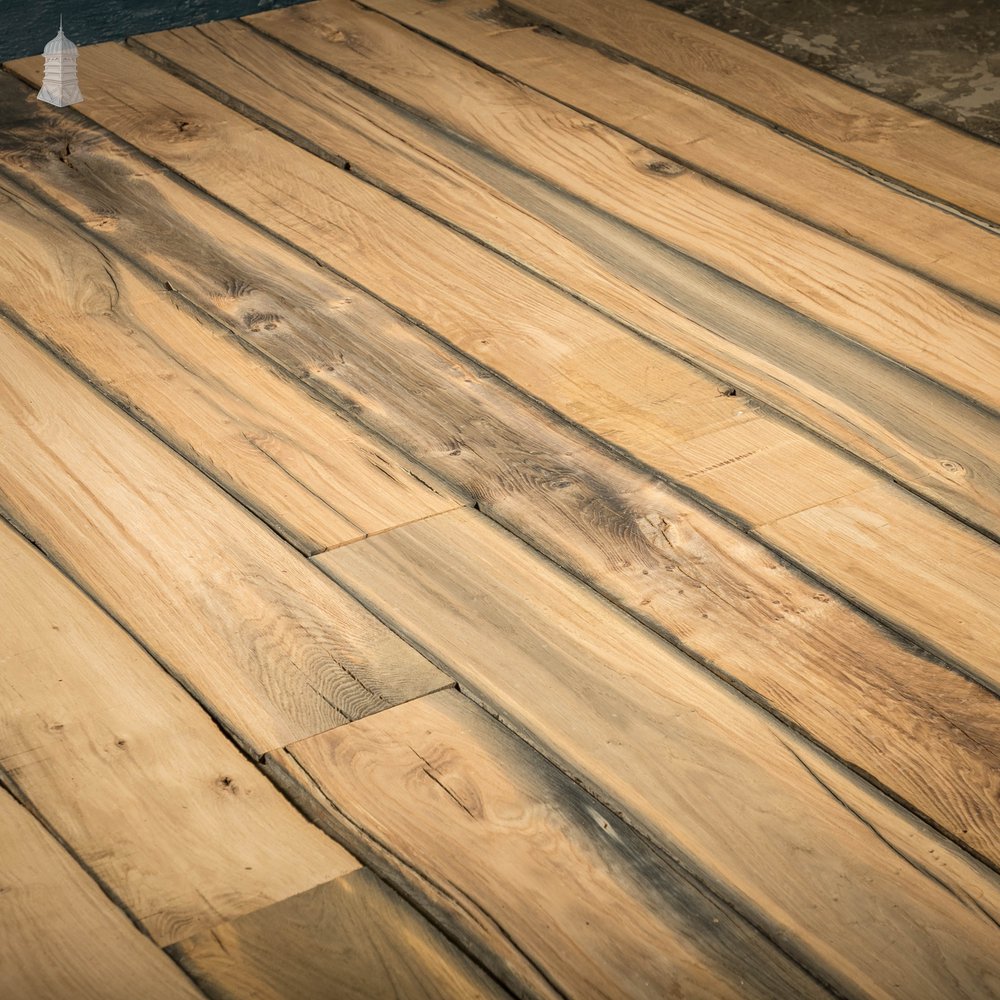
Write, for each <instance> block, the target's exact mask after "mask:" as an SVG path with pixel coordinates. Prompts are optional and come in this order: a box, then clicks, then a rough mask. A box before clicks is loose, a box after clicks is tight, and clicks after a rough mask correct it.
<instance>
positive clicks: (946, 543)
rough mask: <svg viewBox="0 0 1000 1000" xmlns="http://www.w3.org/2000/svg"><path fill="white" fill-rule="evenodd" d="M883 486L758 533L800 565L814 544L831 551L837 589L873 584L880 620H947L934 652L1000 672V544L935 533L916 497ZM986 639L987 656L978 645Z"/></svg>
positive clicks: (857, 591)
mask: <svg viewBox="0 0 1000 1000" xmlns="http://www.w3.org/2000/svg"><path fill="white" fill-rule="evenodd" d="M890 490H891V487H890V486H888V485H883V484H879V485H877V486H873V487H872V488H871V489H867V490H861V491H859V492H857V493H853V494H851V495H850V496H845V497H841V498H840V499H839V500H834V501H832V502H830V503H825V504H819V505H817V506H816V507H811V508H809V509H808V510H802V511H799V512H798V513H797V514H791V515H789V516H788V517H784V518H781V519H779V520H778V521H776V522H774V523H773V524H766V525H763V526H762V527H761V528H760V529H759V532H758V534H759V535H760V536H761V537H762V538H765V539H771V540H773V541H775V542H776V543H777V544H778V545H779V546H780V548H781V550H782V551H783V552H785V553H788V554H789V555H791V556H792V557H793V558H795V559H796V560H798V562H800V563H801V564H803V565H806V566H808V565H811V564H812V563H813V562H814V553H815V551H816V548H817V546H829V547H830V548H836V549H837V551H838V552H839V553H840V556H841V562H840V565H841V567H842V576H841V577H839V580H841V581H842V582H841V584H840V586H841V591H842V592H843V593H846V594H847V595H849V596H851V597H861V598H862V600H863V599H864V598H863V595H864V594H866V593H867V592H868V590H869V588H872V589H877V590H878V592H879V595H880V597H881V601H882V605H881V606H882V608H883V609H885V611H886V612H888V613H887V617H889V618H890V619H891V620H893V621H895V622H897V623H900V624H902V623H904V622H905V620H906V619H907V618H908V617H910V615H913V616H914V617H919V618H920V619H921V620H922V621H933V620H937V621H940V622H947V623H948V626H947V630H948V641H947V644H946V646H940V647H938V648H937V650H936V651H937V652H938V653H940V654H941V655H943V656H946V657H948V658H950V659H951V660H953V661H955V662H957V663H962V664H968V665H971V664H976V663H981V662H986V660H990V661H992V662H993V663H994V664H995V667H994V668H991V669H990V671H989V672H990V674H991V675H992V676H993V677H994V678H997V677H1000V643H998V642H997V637H998V636H1000V627H998V625H1000V623H998V622H997V619H996V615H997V611H996V606H997V596H998V595H1000V547H998V546H997V545H996V544H994V543H993V542H990V541H987V540H984V539H982V538H980V537H979V536H978V535H976V534H975V533H974V532H971V531H967V532H961V531H953V530H947V531H944V532H938V531H936V530H935V525H934V524H932V523H931V521H930V520H929V519H927V518H926V517H925V516H924V511H923V510H921V507H922V505H921V504H920V502H919V501H915V500H914V501H910V503H908V504H907V503H905V502H901V500H900V498H898V497H896V496H895V495H893V496H887V493H889V491H890ZM887 511H891V517H890V516H886V512H887ZM945 524H946V522H944V521H942V522H941V526H942V527H944V526H945ZM887 561H888V562H891V563H892V570H891V571H889V572H887V570H888V569H889V567H888V565H887ZM893 608H896V609H898V612H899V613H893V610H892V609H893ZM904 609H906V610H904ZM902 627H903V629H904V630H905V631H908V632H910V634H911V635H912V636H913V637H914V638H915V639H916V640H917V641H918V642H922V643H923V644H924V645H925V646H929V647H931V648H933V647H934V646H935V642H934V639H933V637H932V636H931V635H930V631H929V630H927V629H924V628H921V629H920V630H919V631H914V630H911V629H907V628H906V626H905V624H902ZM990 643H992V644H993V646H994V649H993V652H992V653H990V652H987V650H986V646H987V645H988V644H990ZM984 654H985V657H986V659H983V658H982V657H983V655H984ZM972 672H973V673H975V672H977V668H976V667H974V666H973V667H972ZM993 683H994V686H995V687H996V686H997V685H996V681H995V680H994V682H993Z"/></svg>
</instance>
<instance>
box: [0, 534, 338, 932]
mask: <svg viewBox="0 0 1000 1000" xmlns="http://www.w3.org/2000/svg"><path fill="white" fill-rule="evenodd" d="M0 630H2V632H3V636H4V647H5V658H6V662H5V664H4V670H3V677H2V679H0V705H2V719H3V725H2V726H0V773H2V774H3V779H4V780H6V781H7V783H8V784H10V785H12V786H13V787H15V788H16V789H17V791H18V794H19V795H22V796H23V797H24V798H25V799H26V800H27V801H29V802H30V803H31V804H32V806H33V808H35V809H37V810H38V811H39V813H40V814H41V815H43V816H44V817H45V819H46V821H47V822H48V823H49V824H50V825H51V826H52V828H53V829H55V830H56V831H57V833H58V834H59V836H60V838H61V839H62V841H63V842H64V843H66V844H67V845H69V847H70V848H71V849H72V850H73V852H74V854H75V855H76V856H77V857H79V858H81V859H82V860H83V862H84V863H85V864H86V865H87V866H88V868H89V869H90V870H91V871H92V872H93V873H94V875H95V877H96V878H98V879H99V880H100V882H101V884H102V885H104V886H106V887H107V888H108V889H109V890H110V891H111V892H112V893H114V895H115V897H116V898H117V899H119V900H121V902H122V905H123V906H125V907H126V909H127V910H128V912H129V913H130V914H131V915H132V917H133V918H134V919H135V920H136V921H137V922H138V923H139V924H141V926H142V927H144V928H145V929H146V931H147V932H148V933H149V934H150V936H151V937H152V938H153V940H154V941H156V942H157V943H158V944H161V945H162V944H168V943H170V942H173V941H177V940H178V939H180V938H183V937H187V936H188V935H190V934H193V933H195V932H196V931H198V930H201V929H203V928H207V927H211V926H212V925H213V924H215V923H218V922H219V921H220V920H223V919H228V918H230V917H235V916H239V915H240V914H243V913H247V912H249V911H250V910H254V909H256V908H258V907H260V906H265V905H267V904H268V903H271V902H273V901H275V900H279V899H284V898H286V897H287V896H291V895H294V894H295V893H298V892H302V891H303V890H305V889H308V888H311V887H312V886H314V885H317V884H319V883H321V882H325V881H327V880H328V879H331V878H336V877H337V876H338V875H342V874H345V873H347V872H350V871H354V870H355V869H356V868H357V867H358V862H357V861H355V860H354V858H352V857H351V856H350V855H349V854H348V853H347V852H346V851H345V850H344V849H343V848H341V847H340V846H338V845H337V844H335V843H334V842H333V841H331V840H329V839H328V838H326V837H324V836H323V835H322V834H321V833H320V832H319V831H318V830H317V829H316V828H315V827H313V826H311V825H310V824H309V823H307V822H305V821H304V820H303V819H302V817H301V816H300V815H299V814H298V813H297V812H296V811H295V810H294V809H293V808H292V807H291V806H290V805H289V804H288V803H287V802H286V801H285V800H284V799H283V798H282V797H281V795H280V794H279V793H278V792H277V791H276V790H275V789H274V788H273V787H272V786H271V785H270V783H269V782H268V781H267V779H266V778H264V777H263V776H262V775H261V774H260V773H259V772H258V771H257V769H256V768H254V767H253V766H252V765H251V764H250V763H249V762H248V761H247V760H246V759H245V758H244V757H243V756H242V755H241V754H240V753H239V751H237V750H236V748H235V747H233V745H232V744H231V743H230V742H229V741H228V740H227V739H226V738H225V736H224V735H223V734H222V733H221V732H219V729H218V727H217V726H216V725H215V723H214V722H212V720H211V719H210V718H209V717H208V716H207V715H206V714H205V713H204V712H203V711H202V710H201V709H200V708H199V707H198V706H197V705H196V704H195V703H194V702H193V701H192V700H191V698H190V697H189V696H188V695H187V694H186V693H185V692H184V690H183V689H182V688H181V687H180V686H179V685H178V684H177V683H176V682H175V681H173V680H171V679H170V678H169V677H168V676H167V675H166V674H165V673H164V672H163V670H162V669H161V668H160V667H159V666H158V665H157V664H156V663H155V662H154V661H153V660H152V659H150V657H149V655H148V654H147V653H146V652H145V651H144V650H143V649H141V648H140V647H139V646H138V645H136V643H135V642H134V641H133V640H132V639H131V638H129V636H127V635H126V634H125V633H124V632H123V631H122V630H121V629H120V628H119V627H118V626H117V625H116V624H115V623H114V622H113V621H111V619H109V618H108V617H107V616H106V615H105V614H104V613H103V612H102V611H101V610H100V609H99V608H97V607H96V606H95V605H94V604H93V603H92V602H91V601H90V600H88V599H87V598H86V597H85V596H84V595H83V594H82V593H81V592H80V591H79V590H77V588H75V587H74V586H73V585H72V584H71V583H70V582H69V581H68V580H67V579H66V578H65V577H64V576H63V575H62V574H61V573H60V572H59V571H58V570H57V569H56V568H55V567H54V566H53V565H52V564H51V563H49V562H48V561H47V560H46V559H45V558H44V557H43V556H42V555H41V553H39V552H38V551H37V549H34V548H32V546H30V545H29V544H28V543H27V542H26V541H25V540H24V539H22V538H19V537H18V536H17V535H15V533H14V532H13V531H12V530H11V529H10V528H8V527H7V526H6V525H3V526H2V527H0ZM276 844H280V845H281V849H280V851H276V850H275V845H276Z"/></svg>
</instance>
